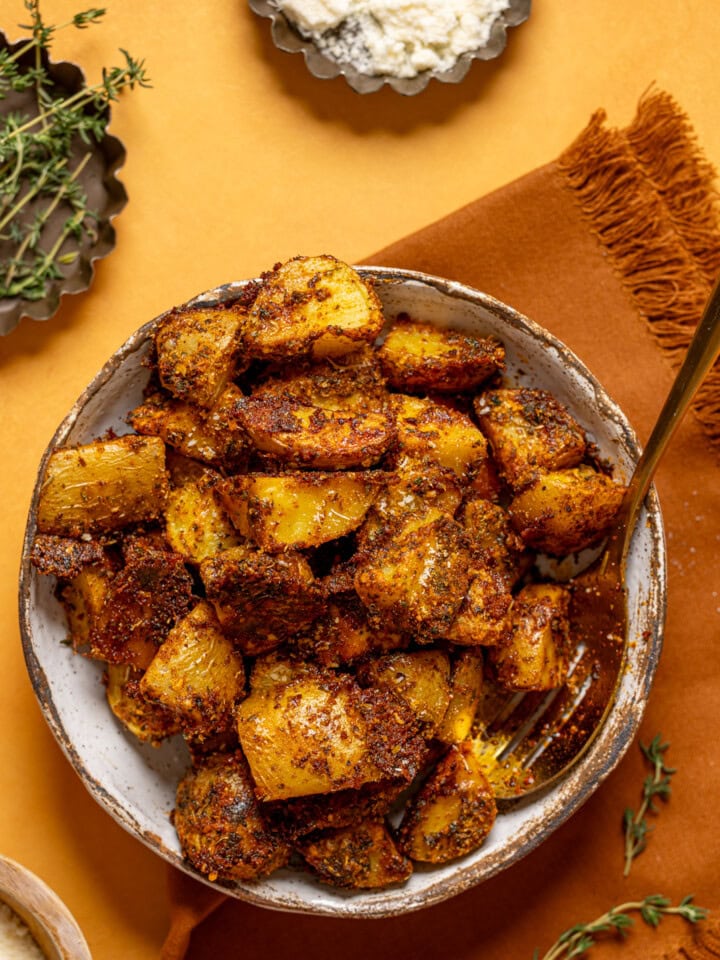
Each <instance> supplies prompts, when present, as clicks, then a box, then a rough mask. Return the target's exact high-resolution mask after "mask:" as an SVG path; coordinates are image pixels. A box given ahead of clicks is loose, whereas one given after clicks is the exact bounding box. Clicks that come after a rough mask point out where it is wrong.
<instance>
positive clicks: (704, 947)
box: [664, 923, 720, 960]
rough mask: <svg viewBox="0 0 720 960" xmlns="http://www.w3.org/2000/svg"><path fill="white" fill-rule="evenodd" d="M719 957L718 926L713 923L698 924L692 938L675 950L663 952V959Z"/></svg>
mask: <svg viewBox="0 0 720 960" xmlns="http://www.w3.org/2000/svg"><path fill="white" fill-rule="evenodd" d="M718 957H720V927H718V925H717V924H716V923H715V924H711V925H708V924H706V923H702V924H699V925H698V926H697V928H696V929H695V931H694V932H693V935H692V939H690V938H688V941H687V942H686V943H683V944H681V945H680V946H679V947H678V948H677V949H676V950H673V951H671V952H670V953H666V954H664V960H717V958H718Z"/></svg>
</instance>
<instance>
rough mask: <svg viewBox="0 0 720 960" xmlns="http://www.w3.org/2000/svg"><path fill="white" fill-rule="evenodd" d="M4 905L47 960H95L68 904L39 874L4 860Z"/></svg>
mask: <svg viewBox="0 0 720 960" xmlns="http://www.w3.org/2000/svg"><path fill="white" fill-rule="evenodd" d="M0 901H2V902H3V903H4V904H6V905H7V906H8V907H9V908H10V909H11V910H12V911H13V912H14V913H15V914H16V916H17V917H19V919H20V920H21V921H22V922H23V923H24V924H25V926H26V927H27V928H28V930H29V931H30V933H31V935H32V937H33V939H34V940H35V943H36V944H37V946H38V947H39V948H40V950H41V951H42V954H43V956H44V957H46V960H91V957H90V950H89V949H88V945H87V942H86V941H85V937H84V936H83V935H82V931H81V930H80V927H79V926H78V925H77V923H76V921H75V918H74V917H73V916H72V914H71V913H70V911H69V910H68V908H67V907H66V906H65V904H64V903H63V902H62V900H60V898H59V897H58V896H57V894H56V893H54V892H53V891H52V890H51V889H50V887H48V885H47V884H46V883H45V881H44V880H41V879H40V877H38V876H37V875H36V874H34V873H32V872H31V871H30V870H28V869H27V868H26V867H23V866H21V864H19V863H16V862H15V861H14V860H10V859H8V858H7V857H0Z"/></svg>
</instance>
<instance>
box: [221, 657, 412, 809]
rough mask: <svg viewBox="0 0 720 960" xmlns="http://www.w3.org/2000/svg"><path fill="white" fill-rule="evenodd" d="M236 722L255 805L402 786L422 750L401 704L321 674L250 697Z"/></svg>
mask: <svg viewBox="0 0 720 960" xmlns="http://www.w3.org/2000/svg"><path fill="white" fill-rule="evenodd" d="M237 722H238V737H239V739H240V745H241V746H242V749H243V752H244V754H245V756H246V757H247V760H248V763H249V764H250V769H251V771H252V775H253V780H254V781H255V792H256V794H257V796H258V797H260V798H261V799H263V800H282V799H285V798H286V797H301V796H306V795H308V794H314V793H333V792H334V791H336V790H344V789H346V788H357V787H360V786H362V784H364V783H370V782H376V781H379V780H384V779H387V778H396V777H397V778H402V779H405V780H406V781H409V780H410V779H412V777H413V776H414V775H415V772H416V770H417V767H418V765H419V762H420V758H421V756H422V754H423V752H424V745H423V742H422V740H421V739H420V738H419V737H418V735H417V733H416V730H415V725H414V723H413V718H412V715H411V714H410V712H409V710H408V708H407V707H405V704H404V703H403V701H401V700H398V699H397V698H396V697H395V696H394V695H393V694H392V693H390V692H389V691H376V690H361V689H360V687H358V686H357V684H355V683H354V682H353V681H352V680H351V679H349V678H346V677H344V678H341V677H335V676H333V674H332V673H329V672H328V673H327V674H326V675H325V676H322V677H319V678H314V677H300V678H299V679H296V680H292V681H290V682H289V683H281V684H277V685H275V686H272V687H268V688H266V689H263V690H259V691H252V692H251V694H250V696H249V697H248V698H247V699H246V700H244V701H243V702H242V703H241V704H240V706H239V707H238V711H237Z"/></svg>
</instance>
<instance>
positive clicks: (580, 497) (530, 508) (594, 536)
mask: <svg viewBox="0 0 720 960" xmlns="http://www.w3.org/2000/svg"><path fill="white" fill-rule="evenodd" d="M624 494H625V487H623V486H620V485H619V484H616V483H613V481H612V480H611V479H610V478H609V477H606V476H605V475H604V474H602V473H598V472H597V471H596V470H593V468H592V467H589V466H579V467H576V468H575V469H573V470H554V471H552V472H551V473H543V474H541V476H539V477H537V479H535V480H533V481H532V483H531V484H530V485H529V486H528V487H526V488H525V489H524V490H523V491H522V492H521V493H519V494H518V495H517V496H516V497H515V498H514V499H513V500H512V502H511V503H510V506H509V514H510V519H511V521H512V524H513V526H514V527H515V529H516V530H517V532H518V533H519V534H520V536H521V537H522V539H523V540H524V541H525V543H527V544H528V546H530V547H533V548H534V549H535V550H542V551H543V552H544V553H549V554H552V555H554V556H560V557H563V556H566V555H567V554H569V553H576V552H577V551H580V550H584V549H585V548H586V547H589V546H592V545H593V544H594V543H597V542H598V540H600V539H602V537H603V536H604V535H605V534H606V533H607V531H608V530H609V528H610V527H611V525H612V522H613V520H614V519H615V515H616V514H617V511H618V509H619V507H620V504H621V502H622V498H623V496H624Z"/></svg>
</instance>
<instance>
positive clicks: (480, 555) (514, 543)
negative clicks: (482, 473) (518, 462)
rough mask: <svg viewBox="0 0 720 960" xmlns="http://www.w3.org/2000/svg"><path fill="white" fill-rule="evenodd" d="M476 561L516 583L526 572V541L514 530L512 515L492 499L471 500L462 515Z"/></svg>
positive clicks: (509, 581) (510, 583)
mask: <svg viewBox="0 0 720 960" xmlns="http://www.w3.org/2000/svg"><path fill="white" fill-rule="evenodd" d="M460 519H461V522H462V525H463V529H464V530H465V533H466V535H467V538H468V543H469V545H470V552H471V554H472V557H473V562H474V563H475V564H476V565H477V566H478V567H483V568H485V569H489V570H492V571H494V572H495V573H499V574H501V575H502V576H503V577H504V579H505V580H506V582H507V585H508V586H509V587H510V586H512V585H513V584H514V583H515V581H516V580H517V579H518V578H519V577H520V575H521V574H522V573H523V572H524V567H525V561H526V559H527V558H526V557H525V556H524V551H525V544H524V543H523V541H522V540H521V539H520V537H519V536H518V535H517V533H516V532H515V531H514V530H513V528H512V524H511V523H510V517H509V516H508V514H507V512H506V511H505V510H503V508H502V507H501V506H499V505H498V504H496V503H491V502H490V501H489V500H486V499H482V498H479V497H478V498H476V499H472V500H468V501H467V502H466V503H465V504H464V505H463V509H462V513H461V516H460Z"/></svg>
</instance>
